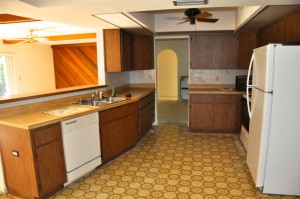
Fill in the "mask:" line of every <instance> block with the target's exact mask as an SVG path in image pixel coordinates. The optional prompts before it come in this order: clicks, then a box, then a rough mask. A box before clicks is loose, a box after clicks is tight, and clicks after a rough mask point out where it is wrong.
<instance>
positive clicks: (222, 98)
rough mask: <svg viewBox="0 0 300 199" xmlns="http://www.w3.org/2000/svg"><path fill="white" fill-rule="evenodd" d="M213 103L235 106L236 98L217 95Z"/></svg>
mask: <svg viewBox="0 0 300 199" xmlns="http://www.w3.org/2000/svg"><path fill="white" fill-rule="evenodd" d="M215 100H216V101H215V102H216V103H217V104H219V103H221V104H235V103H237V96H236V95H217V96H216V97H215Z"/></svg>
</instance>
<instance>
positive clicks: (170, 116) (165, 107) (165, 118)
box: [157, 100, 188, 124]
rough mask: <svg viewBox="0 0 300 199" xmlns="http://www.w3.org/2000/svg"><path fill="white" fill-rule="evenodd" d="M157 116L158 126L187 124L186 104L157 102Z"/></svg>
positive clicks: (165, 101) (173, 101)
mask: <svg viewBox="0 0 300 199" xmlns="http://www.w3.org/2000/svg"><path fill="white" fill-rule="evenodd" d="M157 110H158V111H157V115H158V123H159V124H165V123H170V124H174V123H175V124H176V123H177V124H178V123H179V124H187V123H188V102H186V101H184V102H181V101H177V100H158V102H157Z"/></svg>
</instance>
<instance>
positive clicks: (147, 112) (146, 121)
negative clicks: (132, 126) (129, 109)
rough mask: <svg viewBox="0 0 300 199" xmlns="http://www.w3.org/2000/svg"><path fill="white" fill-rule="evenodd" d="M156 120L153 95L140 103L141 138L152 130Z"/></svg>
mask: <svg viewBox="0 0 300 199" xmlns="http://www.w3.org/2000/svg"><path fill="white" fill-rule="evenodd" d="M154 120H155V94H154V93H152V94H150V95H148V96H147V97H145V98H143V99H142V100H140V101H139V138H142V137H143V136H144V135H145V134H146V133H147V131H148V130H149V129H150V128H151V126H152V124H153V122H154Z"/></svg>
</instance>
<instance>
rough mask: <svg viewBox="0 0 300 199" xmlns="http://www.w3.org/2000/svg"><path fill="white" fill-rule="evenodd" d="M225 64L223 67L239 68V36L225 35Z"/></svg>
mask: <svg viewBox="0 0 300 199" xmlns="http://www.w3.org/2000/svg"><path fill="white" fill-rule="evenodd" d="M223 43H224V48H223V56H224V57H223V66H222V68H238V64H237V63H238V38H237V36H236V35H225V36H224V37H223Z"/></svg>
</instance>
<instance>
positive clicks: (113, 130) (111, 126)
mask: <svg viewBox="0 0 300 199" xmlns="http://www.w3.org/2000/svg"><path fill="white" fill-rule="evenodd" d="M99 121H100V135H101V139H100V140H101V152H102V161H103V162H107V161H109V160H111V159H113V158H115V157H116V156H117V155H120V154H121V153H123V152H125V151H127V150H128V149H130V148H132V147H134V146H135V145H136V143H137V142H138V104H137V103H130V104H126V105H123V106H118V107H115V108H111V109H108V110H104V111H100V112H99Z"/></svg>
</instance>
